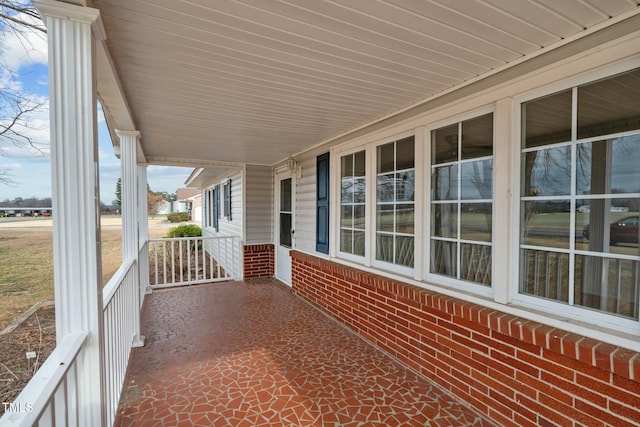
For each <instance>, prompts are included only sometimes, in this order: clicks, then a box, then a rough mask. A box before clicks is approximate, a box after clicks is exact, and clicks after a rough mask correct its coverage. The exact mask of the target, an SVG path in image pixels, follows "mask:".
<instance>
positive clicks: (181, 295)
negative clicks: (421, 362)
mask: <svg viewBox="0 0 640 427" xmlns="http://www.w3.org/2000/svg"><path fill="white" fill-rule="evenodd" d="M142 332H143V334H144V335H145V336H146V344H145V346H144V347H142V348H136V349H133V352H132V355H131V361H130V364H129V369H128V371H127V377H126V380H125V385H124V389H123V394H122V399H121V402H120V407H119V408H118V415H117V419H116V423H115V425H116V426H177V425H181V426H182V425H184V426H198V425H199V426H233V427H239V426H247V427H253V426H341V427H346V426H401V425H403V426H405V425H406V426H423V425H437V426H489V425H493V424H491V423H490V422H489V421H487V420H486V419H484V418H482V417H481V416H479V415H478V414H477V413H475V412H473V411H472V410H471V409H469V408H468V407H467V406H466V405H465V404H463V403H461V402H459V401H458V400H457V399H455V398H453V397H451V396H450V395H449V394H447V393H446V392H444V391H443V390H441V389H440V388H438V387H437V386H434V385H432V384H431V383H430V382H429V381H427V380H426V379H425V378H424V377H421V376H419V375H417V374H415V373H414V372H413V371H411V370H409V369H406V368H404V367H403V366H402V365H401V364H400V363H398V362H397V361H396V360H395V359H393V358H391V357H390V356H388V355H387V354H386V353H383V352H382V351H380V350H378V349H377V348H375V347H374V346H372V345H371V344H369V343H367V342H366V341H364V340H362V339H361V338H359V337H358V336H356V335H355V334H353V333H351V332H350V331H349V330H347V329H346V328H344V327H342V326H341V325H340V324H338V323H337V322H335V321H333V320H332V319H330V318H329V317H327V316H326V315H324V314H323V313H321V312H320V311H318V310H316V309H315V308H314V307H312V306H311V305H310V304H308V303H306V302H305V301H303V300H302V299H300V298H298V297H297V296H295V295H293V294H291V292H289V290H288V289H286V288H285V287H284V286H282V285H280V284H279V282H277V281H275V280H270V279H267V280H255V281H249V282H225V283H217V284H208V285H199V286H193V287H187V288H180V289H169V290H160V291H154V292H153V294H151V295H147V297H146V299H145V303H144V309H143V312H142Z"/></svg>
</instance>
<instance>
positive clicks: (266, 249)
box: [243, 244, 275, 280]
mask: <svg viewBox="0 0 640 427" xmlns="http://www.w3.org/2000/svg"><path fill="white" fill-rule="evenodd" d="M274 250H275V249H274V246H273V245H272V244H264V245H245V246H244V249H243V257H244V279H245V280H248V279H257V278H264V277H273V275H274V273H273V265H274V264H273V257H274Z"/></svg>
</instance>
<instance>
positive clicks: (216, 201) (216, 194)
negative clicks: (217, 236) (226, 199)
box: [213, 185, 220, 232]
mask: <svg viewBox="0 0 640 427" xmlns="http://www.w3.org/2000/svg"><path fill="white" fill-rule="evenodd" d="M219 218H220V185H216V186H215V187H214V189H213V227H214V228H215V229H216V232H217V231H220V225H219V221H218V219H219Z"/></svg>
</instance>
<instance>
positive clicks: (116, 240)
mask: <svg viewBox="0 0 640 427" xmlns="http://www.w3.org/2000/svg"><path fill="white" fill-rule="evenodd" d="M23 224H27V223H26V222H24V223H23ZM35 224H36V227H33V229H29V228H28V227H22V226H21V227H20V228H19V229H18V228H17V229H11V228H0V331H1V330H3V329H4V328H5V327H6V326H8V325H9V324H10V323H11V321H12V320H13V319H14V318H16V316H18V315H20V314H21V313H24V312H25V311H26V310H28V309H29V308H31V306H33V305H34V304H35V303H38V302H42V301H52V300H53V246H52V245H53V243H52V231H51V228H48V227H41V226H40V225H39V223H38V222H35ZM173 225H174V224H167V225H166V226H165V225H164V224H156V225H154V226H153V227H150V228H149V237H151V238H156V237H162V236H164V235H165V234H166V233H167V230H168V229H169V228H170V227H171V226H173ZM121 234H122V229H121V228H120V227H118V226H108V227H103V229H102V278H103V284H106V283H107V281H108V280H109V279H110V278H111V276H113V274H114V273H115V272H116V270H117V269H118V267H119V266H120V264H121V262H122V253H121V245H122V243H121V242H122V236H121Z"/></svg>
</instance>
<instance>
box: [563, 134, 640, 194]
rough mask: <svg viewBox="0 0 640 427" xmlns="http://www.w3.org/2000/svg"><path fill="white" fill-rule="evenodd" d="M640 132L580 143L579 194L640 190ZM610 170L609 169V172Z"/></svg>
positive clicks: (578, 161)
mask: <svg viewBox="0 0 640 427" xmlns="http://www.w3.org/2000/svg"><path fill="white" fill-rule="evenodd" d="M639 165H640V135H632V136H627V137H622V138H616V139H612V140H607V141H597V142H585V143H583V144H579V145H578V146H577V168H576V172H577V183H576V192H577V194H579V195H580V194H607V193H618V194H619V193H635V192H640V166H639ZM607 172H609V173H607Z"/></svg>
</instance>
